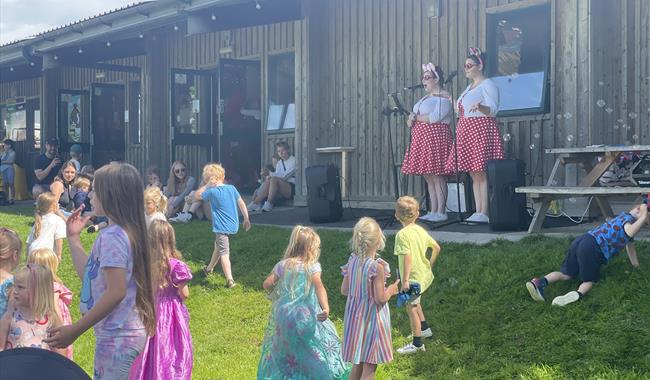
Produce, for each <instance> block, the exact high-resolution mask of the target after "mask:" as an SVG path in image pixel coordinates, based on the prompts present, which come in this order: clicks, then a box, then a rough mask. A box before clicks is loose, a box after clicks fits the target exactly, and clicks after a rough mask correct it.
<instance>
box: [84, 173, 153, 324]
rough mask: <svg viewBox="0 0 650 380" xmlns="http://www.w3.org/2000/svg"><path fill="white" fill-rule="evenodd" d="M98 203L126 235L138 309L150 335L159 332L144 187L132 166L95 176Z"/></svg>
mask: <svg viewBox="0 0 650 380" xmlns="http://www.w3.org/2000/svg"><path fill="white" fill-rule="evenodd" d="M94 188H95V194H96V196H97V201H98V202H99V203H100V204H101V206H102V209H104V213H105V214H106V216H107V217H108V218H109V219H110V220H112V221H113V222H115V224H117V225H118V226H120V227H122V228H123V229H124V231H126V234H127V236H128V237H129V242H130V243H131V250H132V255H133V279H134V280H135V283H136V286H137V292H136V296H135V305H136V309H137V310H138V313H139V314H140V319H141V320H142V323H143V324H144V327H145V329H146V330H147V333H148V334H149V335H150V336H152V335H153V334H155V332H156V307H155V299H154V288H153V282H152V279H151V259H150V250H149V237H148V235H147V225H146V223H145V218H144V197H141V196H140V197H134V196H133V194H143V193H144V185H143V184H142V180H141V179H140V173H138V170H137V169H136V168H135V167H133V166H132V165H129V164H126V163H115V164H110V165H105V166H103V167H101V168H99V169H98V170H97V172H95V182H94Z"/></svg>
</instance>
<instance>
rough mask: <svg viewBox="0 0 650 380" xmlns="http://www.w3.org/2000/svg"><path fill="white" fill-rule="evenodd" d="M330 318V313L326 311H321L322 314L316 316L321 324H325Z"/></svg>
mask: <svg viewBox="0 0 650 380" xmlns="http://www.w3.org/2000/svg"><path fill="white" fill-rule="evenodd" d="M329 316H330V311H329V310H327V309H325V310H323V311H321V312H320V313H318V315H317V316H316V319H317V320H318V321H319V322H323V321H325V320H327V318H329Z"/></svg>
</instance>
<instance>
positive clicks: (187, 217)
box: [179, 212, 192, 223]
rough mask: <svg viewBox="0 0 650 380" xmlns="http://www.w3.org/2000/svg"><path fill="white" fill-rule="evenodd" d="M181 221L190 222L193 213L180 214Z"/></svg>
mask: <svg viewBox="0 0 650 380" xmlns="http://www.w3.org/2000/svg"><path fill="white" fill-rule="evenodd" d="M179 218H180V221H181V222H183V223H189V222H190V221H191V220H192V214H190V213H189V212H185V213H183V215H181V216H179Z"/></svg>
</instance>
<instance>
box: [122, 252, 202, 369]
mask: <svg viewBox="0 0 650 380" xmlns="http://www.w3.org/2000/svg"><path fill="white" fill-rule="evenodd" d="M191 279H192V272H190V268H188V267H187V265H186V264H185V263H184V262H182V261H180V260H177V259H169V276H168V277H167V281H168V285H167V286H166V287H165V288H161V289H159V290H158V294H157V298H156V301H157V302H156V303H157V305H156V315H157V317H158V322H157V326H156V335H155V336H152V337H149V338H148V339H147V345H146V346H145V348H144V351H143V352H142V355H140V356H138V358H137V359H136V361H135V363H133V366H132V367H131V373H130V376H129V379H131V380H134V379H138V380H145V379H146V380H149V379H158V380H172V379H174V380H185V379H187V380H190V379H191V378H192V335H191V334H190V315H189V313H188V312H187V308H186V307H185V304H183V301H182V300H181V297H180V296H179V294H178V289H180V288H182V287H183V286H184V285H185V284H186V283H187V282H188V281H189V280H191Z"/></svg>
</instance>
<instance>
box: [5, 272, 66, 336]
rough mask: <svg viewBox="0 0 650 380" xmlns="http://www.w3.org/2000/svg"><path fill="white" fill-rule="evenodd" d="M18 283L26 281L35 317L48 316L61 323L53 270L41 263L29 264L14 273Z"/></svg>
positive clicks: (56, 322) (15, 280) (31, 309)
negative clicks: (55, 294) (56, 301)
mask: <svg viewBox="0 0 650 380" xmlns="http://www.w3.org/2000/svg"><path fill="white" fill-rule="evenodd" d="M16 283H26V284H27V289H28V290H29V308H30V311H31V312H32V313H33V314H34V317H35V318H34V319H43V318H45V317H47V318H48V319H49V320H50V321H52V322H53V323H54V324H55V325H58V324H61V319H60V318H59V314H58V313H57V311H56V305H55V303H54V302H55V301H54V285H53V281H52V272H51V271H50V270H49V269H48V268H46V267H44V266H42V265H40V264H27V265H25V266H24V267H23V268H21V269H20V270H19V271H18V272H16V274H15V275H14V286H15V284H16Z"/></svg>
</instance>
